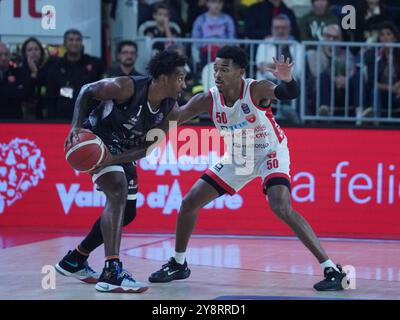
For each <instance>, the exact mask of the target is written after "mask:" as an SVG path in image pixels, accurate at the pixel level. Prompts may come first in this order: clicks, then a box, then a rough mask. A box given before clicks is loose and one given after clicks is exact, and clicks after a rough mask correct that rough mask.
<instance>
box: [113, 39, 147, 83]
mask: <svg viewBox="0 0 400 320" xmlns="http://www.w3.org/2000/svg"><path fill="white" fill-rule="evenodd" d="M137 57H138V46H137V44H136V43H135V42H133V41H130V40H125V41H121V42H120V43H118V46H117V62H118V64H117V65H115V66H114V67H113V68H111V70H110V71H109V72H107V77H122V76H140V75H141V73H139V72H137V71H136V69H135V62H136V59H137Z"/></svg>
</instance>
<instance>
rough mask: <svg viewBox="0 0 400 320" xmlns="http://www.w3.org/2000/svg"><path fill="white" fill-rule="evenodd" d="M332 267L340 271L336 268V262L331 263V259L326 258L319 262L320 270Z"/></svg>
mask: <svg viewBox="0 0 400 320" xmlns="http://www.w3.org/2000/svg"><path fill="white" fill-rule="evenodd" d="M329 267H332V268H333V269H335V270H336V271H337V272H340V271H339V269H338V268H337V266H336V264H334V263H333V261H332V260H331V259H328V260H326V261H325V262H322V263H321V268H322V270H325V268H329Z"/></svg>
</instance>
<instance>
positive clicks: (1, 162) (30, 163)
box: [0, 138, 46, 214]
mask: <svg viewBox="0 0 400 320" xmlns="http://www.w3.org/2000/svg"><path fill="white" fill-rule="evenodd" d="M45 170H46V165H45V163H44V158H43V156H42V152H41V150H40V149H39V148H38V147H37V146H36V144H35V143H34V142H33V141H31V140H28V139H20V138H15V139H13V140H12V141H11V142H10V143H8V144H6V143H0V214H2V213H3V212H4V210H5V208H6V207H9V206H11V205H12V204H13V203H14V202H15V201H17V200H18V199H21V198H22V197H23V194H24V193H25V192H27V191H28V190H29V189H30V188H32V187H35V186H37V185H38V184H39V180H41V179H44V171H45Z"/></svg>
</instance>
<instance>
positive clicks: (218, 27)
mask: <svg viewBox="0 0 400 320" xmlns="http://www.w3.org/2000/svg"><path fill="white" fill-rule="evenodd" d="M223 6H224V1H223V0H207V8H208V11H207V12H206V13H203V14H202V15H200V16H198V17H197V19H196V20H195V22H194V25H193V31H192V38H195V39H215V38H220V39H234V38H235V36H236V30H235V24H234V22H233V19H232V17H231V16H230V15H228V14H226V13H223V12H222V8H223ZM198 47H199V49H200V63H201V66H202V67H203V66H205V65H206V64H207V63H209V62H210V61H214V59H215V57H216V54H217V51H218V49H219V48H220V45H218V44H215V43H214V44H212V45H210V46H209V47H208V45H207V43H202V44H200V45H199V46H198ZM208 48H210V50H211V52H210V59H211V60H210V61H208Z"/></svg>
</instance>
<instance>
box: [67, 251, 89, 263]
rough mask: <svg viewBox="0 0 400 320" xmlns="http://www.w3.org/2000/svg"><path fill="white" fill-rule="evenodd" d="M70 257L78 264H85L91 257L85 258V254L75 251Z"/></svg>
mask: <svg viewBox="0 0 400 320" xmlns="http://www.w3.org/2000/svg"><path fill="white" fill-rule="evenodd" d="M69 256H70V257H71V258H72V259H74V260H75V261H77V262H79V263H84V262H85V261H86V260H87V258H88V257H89V256H85V255H83V254H81V253H80V252H79V251H78V250H76V249H75V250H74V251H72V252H71V253H70V254H69Z"/></svg>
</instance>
